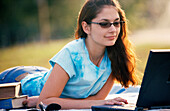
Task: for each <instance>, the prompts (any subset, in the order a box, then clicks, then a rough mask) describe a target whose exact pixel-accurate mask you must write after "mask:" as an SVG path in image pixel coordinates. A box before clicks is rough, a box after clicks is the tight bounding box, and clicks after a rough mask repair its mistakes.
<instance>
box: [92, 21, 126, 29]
mask: <svg viewBox="0 0 170 111" xmlns="http://www.w3.org/2000/svg"><path fill="white" fill-rule="evenodd" d="M102 23H108V24H109V25H106V26H104V25H102ZM121 23H125V21H118V22H113V23H111V22H89V24H97V25H100V27H102V28H109V27H111V25H113V26H114V27H120V26H116V24H121Z"/></svg>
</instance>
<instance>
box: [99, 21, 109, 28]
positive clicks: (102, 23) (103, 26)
mask: <svg viewBox="0 0 170 111" xmlns="http://www.w3.org/2000/svg"><path fill="white" fill-rule="evenodd" d="M99 25H100V26H101V27H102V28H108V27H110V26H111V24H110V23H109V22H101V23H99Z"/></svg>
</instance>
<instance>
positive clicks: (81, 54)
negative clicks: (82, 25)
mask: <svg viewBox="0 0 170 111" xmlns="http://www.w3.org/2000/svg"><path fill="white" fill-rule="evenodd" d="M55 63H57V64H59V65H60V66H61V67H62V68H63V69H64V70H65V71H66V72H67V74H68V75H69V77H70V79H69V80H68V82H67V84H66V86H65V87H64V90H63V92H62V94H61V96H60V97H61V98H87V97H88V96H91V95H95V94H96V93H97V92H98V91H99V90H100V89H101V88H102V87H103V85H104V84H105V82H106V81H107V79H108V77H109V75H110V73H111V62H110V60H109V58H108V56H107V50H106V51H105V56H104V58H103V60H102V62H101V63H100V66H99V67H97V66H96V65H94V64H93V63H92V62H91V60H90V58H89V53H88V50H87V48H86V45H85V39H84V38H81V39H78V40H74V41H72V42H70V43H68V44H67V45H66V46H65V47H64V48H63V49H61V50H60V51H59V52H58V53H57V54H56V55H55V56H54V57H53V58H52V59H51V60H50V64H51V66H52V68H51V69H50V71H49V72H48V73H45V74H41V76H40V75H39V77H38V76H35V75H29V76H32V77H29V76H27V77H25V78H24V79H23V80H22V82H21V84H22V87H23V89H24V90H23V92H25V93H26V92H27V93H28V92H29V93H30V95H39V94H40V92H41V90H42V88H43V85H44V84H45V81H46V80H47V78H48V77H49V75H50V73H51V71H52V69H53V67H54V64H55ZM30 78H31V79H32V80H31V81H28V80H29V79H30ZM33 82H34V83H33ZM30 84H32V85H33V84H34V85H36V86H37V87H36V88H32V89H31V90H30V89H29V88H28V87H30V88H31V85H30ZM32 87H33V86H32Z"/></svg>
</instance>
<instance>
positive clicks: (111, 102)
mask: <svg viewBox="0 0 170 111" xmlns="http://www.w3.org/2000/svg"><path fill="white" fill-rule="evenodd" d="M123 103H125V104H128V102H127V100H126V99H123V98H120V97H117V98H114V99H110V100H106V103H105V104H107V105H114V104H116V105H122V104H123Z"/></svg>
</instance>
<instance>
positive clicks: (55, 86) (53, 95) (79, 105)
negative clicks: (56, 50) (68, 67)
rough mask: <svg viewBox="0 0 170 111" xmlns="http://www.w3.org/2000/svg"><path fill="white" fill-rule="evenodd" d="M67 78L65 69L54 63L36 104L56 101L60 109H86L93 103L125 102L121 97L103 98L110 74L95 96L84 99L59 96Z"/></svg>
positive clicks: (106, 92)
mask: <svg viewBox="0 0 170 111" xmlns="http://www.w3.org/2000/svg"><path fill="white" fill-rule="evenodd" d="M68 80H69V76H68V74H67V73H66V72H65V70H64V69H62V67H60V66H59V65H58V64H55V66H54V68H53V71H52V72H51V74H50V76H49V78H48V80H47V82H46V83H45V85H44V87H43V90H42V92H41V94H40V96H39V99H38V103H37V106H38V104H39V103H40V102H43V103H44V104H51V103H57V104H59V105H61V107H62V109H86V108H91V106H94V105H104V104H122V102H124V103H127V101H126V100H124V99H122V98H115V99H112V100H103V99H104V98H105V97H106V96H107V94H108V93H109V91H110V89H111V88H112V86H113V77H112V76H111V75H110V77H109V79H108V80H107V82H106V84H105V85H104V87H103V88H102V89H101V90H100V91H99V92H98V93H97V94H96V95H95V96H91V97H88V98H86V99H70V98H59V97H60V95H61V93H62V91H63V89H64V87H65V85H66V83H67V81H68Z"/></svg>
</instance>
